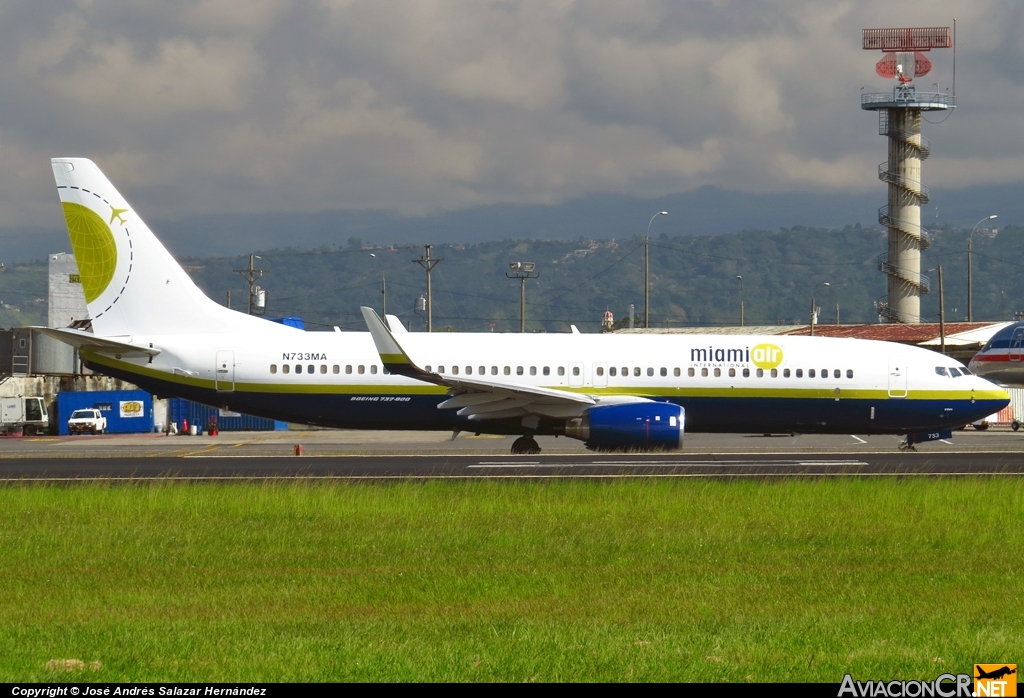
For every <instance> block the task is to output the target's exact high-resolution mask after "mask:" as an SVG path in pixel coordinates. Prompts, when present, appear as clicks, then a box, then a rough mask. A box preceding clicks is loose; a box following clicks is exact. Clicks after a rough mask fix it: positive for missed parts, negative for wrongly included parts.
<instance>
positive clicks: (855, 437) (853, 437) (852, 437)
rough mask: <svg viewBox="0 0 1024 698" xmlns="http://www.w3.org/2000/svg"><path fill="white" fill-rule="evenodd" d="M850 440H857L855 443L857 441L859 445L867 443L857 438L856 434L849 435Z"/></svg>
mask: <svg viewBox="0 0 1024 698" xmlns="http://www.w3.org/2000/svg"><path fill="white" fill-rule="evenodd" d="M850 438H851V439H857V441H858V442H859V443H862V444H866V443H867V441H865V440H864V439H862V438H860V437H859V436H857V435H856V434H850Z"/></svg>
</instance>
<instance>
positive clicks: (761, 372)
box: [757, 368, 764, 378]
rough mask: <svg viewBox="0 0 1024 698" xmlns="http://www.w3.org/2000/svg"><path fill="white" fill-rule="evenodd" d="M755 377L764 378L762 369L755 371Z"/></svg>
mask: <svg viewBox="0 0 1024 698" xmlns="http://www.w3.org/2000/svg"><path fill="white" fill-rule="evenodd" d="M757 377H758V378H764V369H763V368H759V369H757Z"/></svg>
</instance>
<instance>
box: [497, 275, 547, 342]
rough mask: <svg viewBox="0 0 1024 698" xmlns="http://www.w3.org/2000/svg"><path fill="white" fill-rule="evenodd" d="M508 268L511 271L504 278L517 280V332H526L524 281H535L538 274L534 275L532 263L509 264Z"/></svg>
mask: <svg viewBox="0 0 1024 698" xmlns="http://www.w3.org/2000/svg"><path fill="white" fill-rule="evenodd" d="M508 268H509V269H511V270H512V273H511V274H509V273H508V272H505V276H507V277H508V278H510V279H519V332H520V333H522V332H526V280H527V279H536V278H537V277H538V276H540V272H539V271H538V272H536V273H534V271H533V270H534V269H536V268H537V265H536V264H534V263H533V262H510V263H509V265H508Z"/></svg>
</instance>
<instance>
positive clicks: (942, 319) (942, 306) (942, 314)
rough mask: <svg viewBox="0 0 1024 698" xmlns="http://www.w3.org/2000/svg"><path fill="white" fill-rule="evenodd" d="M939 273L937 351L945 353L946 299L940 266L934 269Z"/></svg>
mask: <svg viewBox="0 0 1024 698" xmlns="http://www.w3.org/2000/svg"><path fill="white" fill-rule="evenodd" d="M936 271H938V272H939V350H940V351H941V352H942V353H943V354H945V353H946V298H945V294H944V293H943V290H942V265H941V264H940V265H939V266H938V267H936Z"/></svg>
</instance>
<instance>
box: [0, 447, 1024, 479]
mask: <svg viewBox="0 0 1024 698" xmlns="http://www.w3.org/2000/svg"><path fill="white" fill-rule="evenodd" d="M1022 474H1024V459H1022V458H1021V457H1020V456H1019V455H1018V454H1012V453H977V454H963V453H934V454H922V453H908V454H904V453H860V454H857V455H856V456H852V457H851V456H842V455H832V456H829V455H813V454H812V455H808V454H785V453H772V454H755V455H747V456H743V455H723V456H717V457H714V456H707V455H684V456H680V455H672V454H663V455H622V454H614V455H607V456H605V455H593V454H584V455H580V456H565V455H562V456H536V457H530V458H523V457H513V456H504V457H502V456H484V457H480V456H463V455H448V456H414V455H395V456H323V457H304V456H219V455H213V456H196V457H185V458H168V457H150V458H138V457H127V458H81V459H80V458H50V457H36V458H19V459H11V460H2V461H0V481H4V482H19V481H20V482H39V481H48V482H68V481H83V480H106V481H143V480H157V479H160V480H164V479H174V480H188V481H225V480H324V479H347V480H391V479H410V478H411V479H451V478H461V479H481V478H490V479H541V478H625V477H634V478H635V477H704V478H739V477H743V478H773V477H793V476H805V477H806V476H813V477H837V476H846V477H849V476H860V477H867V476H879V475H901V476H922V475H924V476H964V475H1000V476H1010V475H1022Z"/></svg>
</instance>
